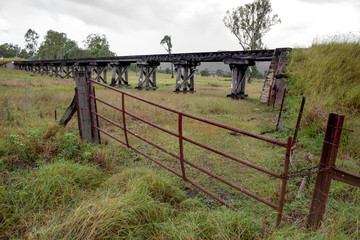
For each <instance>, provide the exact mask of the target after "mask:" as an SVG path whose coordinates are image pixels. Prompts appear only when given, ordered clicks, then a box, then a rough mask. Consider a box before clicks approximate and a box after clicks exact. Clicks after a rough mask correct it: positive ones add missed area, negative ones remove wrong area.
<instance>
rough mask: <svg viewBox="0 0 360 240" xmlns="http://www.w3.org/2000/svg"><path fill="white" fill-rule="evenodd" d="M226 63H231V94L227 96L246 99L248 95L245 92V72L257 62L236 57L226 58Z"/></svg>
mask: <svg viewBox="0 0 360 240" xmlns="http://www.w3.org/2000/svg"><path fill="white" fill-rule="evenodd" d="M224 63H225V64H229V66H230V69H231V74H232V78H231V94H229V95H227V97H231V98H232V99H244V98H245V97H247V94H245V82H246V80H245V74H246V70H247V68H248V67H249V66H254V65H255V62H254V61H252V60H247V59H245V60H235V59H226V60H224Z"/></svg>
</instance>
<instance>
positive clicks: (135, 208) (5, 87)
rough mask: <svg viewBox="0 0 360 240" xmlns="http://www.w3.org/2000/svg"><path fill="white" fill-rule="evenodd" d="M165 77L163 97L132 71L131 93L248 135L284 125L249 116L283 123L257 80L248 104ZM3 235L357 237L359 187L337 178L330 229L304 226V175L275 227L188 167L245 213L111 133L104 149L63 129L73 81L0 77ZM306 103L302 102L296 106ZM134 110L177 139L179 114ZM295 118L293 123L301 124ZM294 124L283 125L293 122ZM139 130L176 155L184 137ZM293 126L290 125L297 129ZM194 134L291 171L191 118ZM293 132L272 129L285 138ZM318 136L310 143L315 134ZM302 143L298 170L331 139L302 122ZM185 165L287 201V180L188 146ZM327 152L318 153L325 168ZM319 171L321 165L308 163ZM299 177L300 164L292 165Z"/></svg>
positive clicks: (266, 147)
mask: <svg viewBox="0 0 360 240" xmlns="http://www.w3.org/2000/svg"><path fill="white" fill-rule="evenodd" d="M169 76H170V75H166V74H158V75H157V81H158V84H159V86H160V88H159V89H158V90H157V91H144V90H143V91H138V90H135V89H134V87H135V85H136V83H137V76H136V74H135V73H130V84H131V85H132V86H131V87H130V88H128V89H126V91H128V92H130V93H132V94H135V95H138V96H140V97H142V98H145V99H149V100H151V101H154V102H157V103H159V104H162V105H165V106H168V107H172V108H174V109H177V110H180V111H184V112H187V113H190V114H194V115H196V116H200V117H204V118H207V119H211V120H214V121H217V122H220V123H223V124H227V125H230V126H234V127H237V128H240V129H244V130H247V131H251V132H254V133H260V132H262V131H268V130H273V129H274V128H275V123H273V122H269V121H261V120H251V121H249V119H250V118H267V119H275V115H276V114H277V113H276V112H272V111H271V109H269V108H268V107H267V106H265V105H262V104H260V103H259V102H258V98H259V96H260V91H261V89H262V81H254V82H253V83H252V84H247V86H246V91H247V94H249V98H248V99H247V100H245V101H234V100H231V99H229V98H226V95H227V94H229V92H230V82H229V81H228V80H227V79H225V78H211V77H210V78H203V77H199V76H196V80H195V89H196V93H194V94H182V93H180V94H175V93H173V91H174V87H175V79H171V78H170V77H169ZM24 78H27V83H28V95H29V113H28V114H26V111H25V104H24V103H25V94H24ZM0 92H1V95H0V131H1V132H2V134H1V137H0V239H3V238H4V239H26V238H31V239H129V238H130V239H132V238H136V239H304V238H307V239H356V238H358V237H359V236H358V232H359V231H358V229H359V226H360V223H359V212H360V211H359V207H358V206H359V203H358V199H359V190H358V189H356V188H354V187H350V186H348V185H345V184H339V183H334V184H333V186H334V187H333V188H332V189H331V192H330V198H329V204H330V207H328V208H327V212H326V216H325V219H324V226H323V227H322V228H321V229H320V230H319V231H317V232H310V231H308V230H306V229H305V228H304V227H303V226H304V221H305V220H306V217H305V216H306V214H307V212H308V209H309V203H310V198H311V193H312V187H313V184H314V176H311V177H310V178H309V180H310V185H309V186H307V188H306V189H305V191H304V193H303V197H302V198H300V199H297V198H296V195H297V191H298V185H297V183H296V179H293V180H291V181H289V187H288V191H287V195H286V204H285V211H284V222H283V223H282V225H281V226H280V228H279V229H275V228H274V221H275V219H276V211H274V210H272V209H271V208H269V207H268V206H266V205H264V204H262V203H258V202H256V201H255V200H253V199H250V198H249V197H247V196H245V195H244V194H241V193H239V192H237V191H235V190H233V189H230V188H229V187H227V186H225V185H223V184H221V183H219V182H218V181H214V180H212V179H210V178H209V177H208V176H206V175H204V174H200V173H199V171H197V170H195V169H191V168H190V167H189V166H186V173H187V176H188V177H190V178H191V179H194V181H195V182H197V183H199V184H201V185H203V186H205V187H207V188H208V189H210V190H211V191H213V192H215V193H216V194H218V195H220V196H221V197H222V198H224V199H226V200H227V201H229V202H230V203H231V204H233V205H234V206H236V207H237V208H238V209H239V211H238V212H235V211H233V210H230V209H226V208H225V207H222V206H220V205H219V204H218V203H217V202H216V201H215V200H213V199H211V198H209V197H207V196H206V195H205V194H204V193H202V192H200V191H198V190H196V189H195V188H193V187H192V186H191V185H189V184H187V183H185V182H183V181H182V179H180V178H175V177H174V176H173V175H169V173H168V172H167V171H166V170H164V169H162V168H161V167H159V166H158V165H156V164H154V163H152V162H151V161H149V160H147V159H145V158H143V157H142V156H140V155H138V154H136V153H134V152H133V151H130V150H128V149H126V148H125V147H123V146H120V144H119V143H117V142H115V141H113V140H112V139H110V138H107V137H106V136H104V135H102V141H103V145H101V146H97V145H94V144H90V143H83V142H81V141H79V138H78V131H77V120H76V115H75V117H74V119H72V120H71V121H70V122H69V125H68V126H67V127H66V128H62V127H59V126H57V123H56V121H55V120H54V115H53V114H54V110H55V109H56V110H57V111H58V117H59V116H61V113H62V112H64V111H65V109H66V108H67V107H68V105H69V104H70V102H71V99H72V97H73V95H74V83H73V82H72V81H70V80H66V79H56V78H52V79H50V78H49V77H48V76H41V75H38V74H33V73H26V72H22V71H16V70H10V69H1V70H0ZM109 93H110V92H109V90H106V89H103V88H100V87H96V94H97V96H98V97H100V98H102V99H105V100H106V101H109V102H111V103H113V104H115V105H117V106H121V98H120V96H119V95H117V94H113V93H112V94H109ZM291 101H293V103H294V104H295V103H297V99H296V98H295V97H294V98H292V99H291ZM126 109H127V110H129V111H131V112H132V113H135V114H137V115H139V116H141V117H143V118H145V119H147V120H149V121H152V122H154V123H156V124H159V125H161V126H163V127H165V128H167V129H169V130H171V131H174V132H177V127H178V126H177V115H176V114H171V113H166V112H165V111H163V110H159V109H156V108H154V107H150V106H148V105H145V104H141V103H139V102H138V101H134V100H132V99H130V98H128V97H126ZM98 110H99V112H100V113H102V114H104V115H105V116H107V117H109V118H110V119H112V120H115V121H117V122H119V123H120V124H121V121H122V115H121V114H120V113H116V112H115V111H113V110H112V109H110V108H108V107H105V106H104V105H102V104H98ZM291 117H292V115H290V116H289V119H288V121H289V122H287V123H286V124H288V125H289V126H291V127H293V126H294V125H295V124H294V122H293V119H292V118H291ZM284 124H285V123H284ZM100 125H101V127H102V128H104V129H106V130H107V131H109V132H111V133H112V134H114V135H116V136H118V137H119V138H124V136H123V133H122V131H119V130H117V129H116V128H114V127H112V126H110V125H109V124H107V123H106V122H104V121H102V122H100ZM127 125H128V127H129V129H131V130H132V131H134V132H136V133H138V134H140V135H142V136H144V137H146V138H148V139H150V140H152V141H155V142H157V143H158V144H159V145H161V146H163V147H164V148H166V149H168V150H170V151H172V152H174V153H176V154H178V152H179V148H178V139H177V138H175V137H172V136H169V135H167V134H164V133H162V132H160V131H158V130H155V129H153V128H150V127H147V126H146V125H145V124H143V123H141V122H139V121H136V120H133V119H131V118H127ZM288 125H287V126H288ZM183 131H184V135H185V136H187V137H191V138H192V139H194V140H196V141H199V142H201V143H204V144H207V145H210V146H212V147H215V148H218V149H220V150H222V151H225V152H227V153H230V154H233V155H236V156H239V157H240V158H243V159H245V160H248V161H252V162H253V163H255V164H258V165H260V166H263V167H265V168H268V169H271V170H273V171H276V172H281V171H282V168H283V164H282V163H283V160H284V155H285V152H284V149H281V148H277V147H274V146H272V145H270V144H264V143H263V142H261V141H258V140H254V139H251V138H248V137H246V136H233V135H230V134H229V131H225V130H219V129H216V128H213V127H211V126H209V125H207V124H204V123H199V122H196V121H193V120H190V119H184V122H183ZM291 134H292V132H291V131H289V132H278V133H274V134H270V135H269V136H271V137H273V138H278V139H279V140H282V141H285V140H286V138H287V136H288V135H291ZM309 135H311V136H312V137H308V136H309ZM299 139H300V141H301V142H303V143H304V144H303V147H302V148H300V149H299V148H298V149H296V150H295V151H294V156H293V158H294V161H295V162H296V163H297V165H296V166H295V167H296V168H300V167H309V163H307V162H306V160H305V159H306V158H305V156H306V153H307V152H312V153H313V154H318V153H319V151H320V150H319V149H321V141H322V136H321V134H319V133H318V132H316V131H314V130H313V129H311V128H305V127H304V126H303V129H302V131H301V132H300V135H299ZM129 140H130V141H131V144H132V145H134V146H136V147H137V148H139V149H141V150H142V151H145V152H146V153H148V154H150V155H152V156H154V157H155V158H156V159H158V160H160V161H161V162H163V163H165V164H167V165H169V166H171V167H173V168H174V169H176V170H177V171H179V172H180V171H181V170H180V166H179V162H178V160H176V159H173V158H172V157H170V156H169V155H166V154H162V153H160V152H159V151H158V150H156V149H154V148H153V147H151V146H149V145H148V144H145V143H143V142H140V141H138V140H137V139H136V138H134V137H130V138H129ZM184 154H185V157H186V159H188V160H189V161H191V162H194V163H197V164H199V165H200V166H202V167H204V168H206V169H208V170H210V171H212V172H214V173H216V174H218V175H220V176H222V177H224V178H226V179H228V180H231V181H233V182H235V183H237V184H238V185H240V186H242V187H244V188H246V189H249V190H251V191H253V192H255V193H256V194H259V195H260V196H262V197H264V198H266V199H268V200H270V201H273V202H275V203H277V201H278V192H279V191H278V188H279V182H278V181H277V180H275V179H274V178H271V177H268V176H267V175H265V174H260V173H258V172H256V171H254V170H250V169H248V168H246V167H244V166H242V165H239V164H237V163H235V162H233V161H229V160H226V159H223V158H222V157H219V156H217V155H215V154H211V153H209V152H208V151H204V150H202V149H200V148H199V147H195V146H193V145H190V144H187V143H185V144H184ZM354 156H355V157H356V156H357V155H351V157H344V155H341V156H340V159H339V162H340V163H342V164H343V165H344V167H345V168H353V171H358V169H359V167H358V166H356V161H354V158H355V157H354ZM316 161H318V157H315V162H314V164H316ZM310 165H311V164H310ZM292 170H294V169H292Z"/></svg>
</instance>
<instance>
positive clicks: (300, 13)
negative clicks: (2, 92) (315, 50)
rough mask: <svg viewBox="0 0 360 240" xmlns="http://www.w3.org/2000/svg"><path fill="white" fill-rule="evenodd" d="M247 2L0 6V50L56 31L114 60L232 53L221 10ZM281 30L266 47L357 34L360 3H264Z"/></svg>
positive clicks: (99, 0) (15, 2)
mask: <svg viewBox="0 0 360 240" xmlns="http://www.w3.org/2000/svg"><path fill="white" fill-rule="evenodd" d="M249 2H251V1H250V0H248V1H246V0H0V44H3V43H7V42H8V43H14V44H18V45H19V46H20V47H22V48H23V47H24V34H25V33H26V31H27V30H28V29H29V28H31V29H33V30H35V31H36V32H37V33H38V34H39V35H40V39H39V42H42V41H43V39H44V36H45V34H46V32H47V31H48V30H50V29H51V30H55V31H58V32H64V33H66V34H67V36H68V38H70V39H72V40H75V41H76V42H77V43H78V45H79V46H80V47H83V41H84V39H85V38H86V36H87V35H88V34H90V33H99V34H105V35H106V36H107V39H108V41H109V43H110V49H111V50H112V51H114V52H116V54H117V55H120V56H121V55H135V54H158V53H165V50H164V48H163V47H162V46H161V45H160V40H161V39H162V37H163V36H164V35H171V36H172V43H173V52H174V53H181V52H203V51H218V50H240V45H239V44H238V41H237V39H236V37H235V36H233V35H232V34H231V33H230V31H229V30H228V29H227V28H226V27H225V25H224V23H223V18H224V16H225V13H226V11H227V10H231V9H232V8H235V7H237V6H239V5H243V4H245V3H249ZM271 3H272V8H273V13H277V14H278V15H279V17H280V18H281V21H282V23H281V24H278V25H276V26H274V27H273V28H272V30H271V31H270V32H269V33H267V34H266V35H265V37H264V41H263V42H264V43H265V45H266V46H267V48H269V49H272V48H278V47H307V46H310V45H311V43H312V41H313V39H314V38H315V37H317V36H324V35H333V34H341V33H348V32H352V33H354V34H357V35H358V36H359V33H360V0H286V1H285V0H271Z"/></svg>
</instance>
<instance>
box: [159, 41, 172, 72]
mask: <svg viewBox="0 0 360 240" xmlns="http://www.w3.org/2000/svg"><path fill="white" fill-rule="evenodd" d="M160 44H161V45H162V46H163V47H164V48H165V50H166V51H167V53H168V54H169V55H171V51H172V43H171V36H170V35H165V36H164V37H163V39H161V41H160ZM165 45H166V46H165ZM171 78H174V64H173V63H172V62H171Z"/></svg>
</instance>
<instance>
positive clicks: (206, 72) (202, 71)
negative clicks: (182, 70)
mask: <svg viewBox="0 0 360 240" xmlns="http://www.w3.org/2000/svg"><path fill="white" fill-rule="evenodd" d="M200 75H201V76H203V77H207V76H210V72H209V70H207V68H205V69H204V70H201V71H200Z"/></svg>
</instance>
